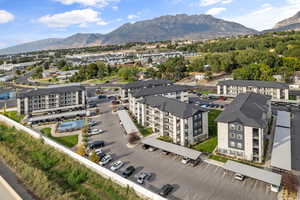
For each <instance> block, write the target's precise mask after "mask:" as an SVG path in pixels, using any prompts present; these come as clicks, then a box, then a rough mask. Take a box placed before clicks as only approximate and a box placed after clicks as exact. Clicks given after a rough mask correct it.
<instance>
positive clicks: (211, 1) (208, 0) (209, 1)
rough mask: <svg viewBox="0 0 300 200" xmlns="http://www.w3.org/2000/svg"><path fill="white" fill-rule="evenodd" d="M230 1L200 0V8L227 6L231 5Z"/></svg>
mask: <svg viewBox="0 0 300 200" xmlns="http://www.w3.org/2000/svg"><path fill="white" fill-rule="evenodd" d="M232 1H233V0H201V1H200V6H211V5H215V4H218V3H222V4H228V3H232Z"/></svg>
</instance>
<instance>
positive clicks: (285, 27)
mask: <svg viewBox="0 0 300 200" xmlns="http://www.w3.org/2000/svg"><path fill="white" fill-rule="evenodd" d="M289 30H300V11H299V12H298V13H297V14H296V15H294V16H292V17H290V18H287V19H285V20H282V21H280V22H278V23H277V24H276V25H275V26H274V27H273V28H272V29H270V30H266V31H264V32H281V31H289Z"/></svg>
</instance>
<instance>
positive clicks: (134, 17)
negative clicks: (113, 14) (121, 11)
mask: <svg viewBox="0 0 300 200" xmlns="http://www.w3.org/2000/svg"><path fill="white" fill-rule="evenodd" d="M127 18H128V19H137V18H139V16H137V15H128V16H127Z"/></svg>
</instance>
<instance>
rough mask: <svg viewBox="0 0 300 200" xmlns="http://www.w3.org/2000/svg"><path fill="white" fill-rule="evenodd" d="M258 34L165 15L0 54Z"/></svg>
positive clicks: (210, 20) (214, 21) (203, 18)
mask: <svg viewBox="0 0 300 200" xmlns="http://www.w3.org/2000/svg"><path fill="white" fill-rule="evenodd" d="M257 33H258V31H256V30H254V29H250V28H247V27H245V26H243V25H241V24H238V23H235V22H230V21H226V20H223V19H219V18H215V17H213V16H211V15H205V14H200V15H187V14H178V15H165V16H160V17H156V18H153V19H148V20H143V21H138V22H135V23H126V24H123V25H122V26H120V27H118V28H116V29H115V30H113V31H112V32H110V33H108V34H100V33H77V34H74V35H71V36H69V37H66V38H51V39H44V40H39V41H34V42H31V43H25V44H19V45H16V46H12V47H8V48H5V49H0V54H14V53H22V52H30V51H40V50H50V49H66V48H80V47H88V46H96V45H108V44H125V43H128V42H155V41H163V40H185V39H191V40H203V39H215V38H218V37H227V36H237V35H247V34H257Z"/></svg>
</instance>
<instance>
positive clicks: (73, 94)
mask: <svg viewBox="0 0 300 200" xmlns="http://www.w3.org/2000/svg"><path fill="white" fill-rule="evenodd" d="M17 110H18V113H19V114H21V115H26V118H25V120H26V121H27V122H31V123H36V122H44V121H51V120H59V119H65V118H72V117H76V116H85V115H86V92H85V87H83V86H62V87H49V88H45V89H35V90H31V91H26V92H21V93H18V94H17Z"/></svg>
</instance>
